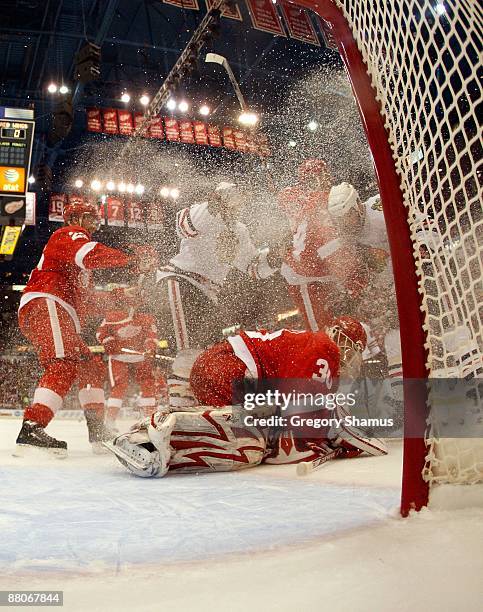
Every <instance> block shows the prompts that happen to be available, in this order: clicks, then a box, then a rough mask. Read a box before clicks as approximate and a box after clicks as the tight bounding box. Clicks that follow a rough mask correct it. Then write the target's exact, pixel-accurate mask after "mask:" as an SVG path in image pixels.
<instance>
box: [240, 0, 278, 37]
mask: <svg viewBox="0 0 483 612" xmlns="http://www.w3.org/2000/svg"><path fill="white" fill-rule="evenodd" d="M245 2H246V4H247V7H248V12H249V13H250V18H251V20H252V24H253V27H254V28H255V29H257V30H262V31H263V32H270V33H271V34H278V35H279V36H285V31H284V29H283V26H282V22H281V21H280V17H279V16H278V13H277V9H276V8H275V5H274V4H273V2H272V0H245Z"/></svg>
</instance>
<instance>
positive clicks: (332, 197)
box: [328, 182, 402, 409]
mask: <svg viewBox="0 0 483 612" xmlns="http://www.w3.org/2000/svg"><path fill="white" fill-rule="evenodd" d="M328 210H329V215H330V217H331V219H332V223H333V224H334V226H335V227H336V228H337V230H338V234H339V237H340V240H341V241H345V242H347V243H348V244H351V243H352V244H357V245H364V246H366V247H367V248H368V249H372V252H368V257H371V258H374V256H376V257H378V252H379V251H380V252H381V254H383V253H386V254H388V253H389V243H388V238H387V230H386V223H385V220H384V214H383V212H382V202H381V198H380V196H379V194H376V195H375V196H373V197H371V198H369V199H368V200H366V201H365V202H361V200H360V198H359V194H358V192H357V190H356V189H355V188H354V187H353V186H352V185H350V184H349V183H345V182H344V183H341V184H340V185H336V186H335V187H333V188H332V189H331V192H330V194H329V205H328ZM357 314H358V316H359V317H360V318H361V319H362V320H363V321H365V322H366V323H367V324H368V327H367V328H366V332H368V350H366V354H365V358H368V357H371V356H375V355H376V354H377V353H378V352H379V350H380V349H379V345H378V341H379V343H380V344H382V343H383V345H384V353H385V355H386V358H387V362H388V377H389V384H388V385H387V386H388V389H386V390H385V391H384V393H385V394H387V395H388V398H387V401H388V402H389V403H390V404H391V405H392V408H396V409H398V408H400V407H401V403H402V378H401V377H402V356H401V341H400V333H399V323H398V318H397V311H396V295H395V292H394V278H393V272H392V264H391V258H390V257H388V256H387V257H384V256H381V258H380V265H379V273H378V274H376V275H375V276H373V282H371V283H370V284H369V285H368V286H367V287H366V289H365V290H364V293H363V294H362V295H361V296H360V297H359V300H358V305H357ZM381 348H382V347H381Z"/></svg>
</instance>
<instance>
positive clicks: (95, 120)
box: [86, 108, 102, 132]
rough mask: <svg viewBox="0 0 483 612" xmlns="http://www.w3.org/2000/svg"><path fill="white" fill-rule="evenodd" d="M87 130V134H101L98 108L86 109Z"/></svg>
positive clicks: (99, 110)
mask: <svg viewBox="0 0 483 612" xmlns="http://www.w3.org/2000/svg"><path fill="white" fill-rule="evenodd" d="M86 112H87V129H88V130H89V132H102V119H101V109H100V108H88V109H87V111H86Z"/></svg>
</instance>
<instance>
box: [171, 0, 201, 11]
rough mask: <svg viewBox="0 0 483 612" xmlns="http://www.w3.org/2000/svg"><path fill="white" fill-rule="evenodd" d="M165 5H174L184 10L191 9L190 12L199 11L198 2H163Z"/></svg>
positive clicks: (181, 0) (174, 0) (195, 0)
mask: <svg viewBox="0 0 483 612" xmlns="http://www.w3.org/2000/svg"><path fill="white" fill-rule="evenodd" d="M163 2H164V3H165V4H172V5H173V6H177V7H178V8H182V9H189V10H190V11H199V10H200V7H199V5H198V0H163Z"/></svg>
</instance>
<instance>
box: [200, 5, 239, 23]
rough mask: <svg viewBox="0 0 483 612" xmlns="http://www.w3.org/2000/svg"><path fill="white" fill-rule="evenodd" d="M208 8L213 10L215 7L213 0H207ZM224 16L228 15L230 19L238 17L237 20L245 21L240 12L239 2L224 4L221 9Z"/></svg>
mask: <svg viewBox="0 0 483 612" xmlns="http://www.w3.org/2000/svg"><path fill="white" fill-rule="evenodd" d="M205 3H206V8H207V10H209V11H210V10H211V9H212V8H213V4H214V2H213V0H205ZM221 16H222V17H228V19H236V20H237V21H243V17H242V15H241V13H240V9H239V8H238V4H235V5H234V6H233V7H232V6H224V7H223V9H222V11H221Z"/></svg>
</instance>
